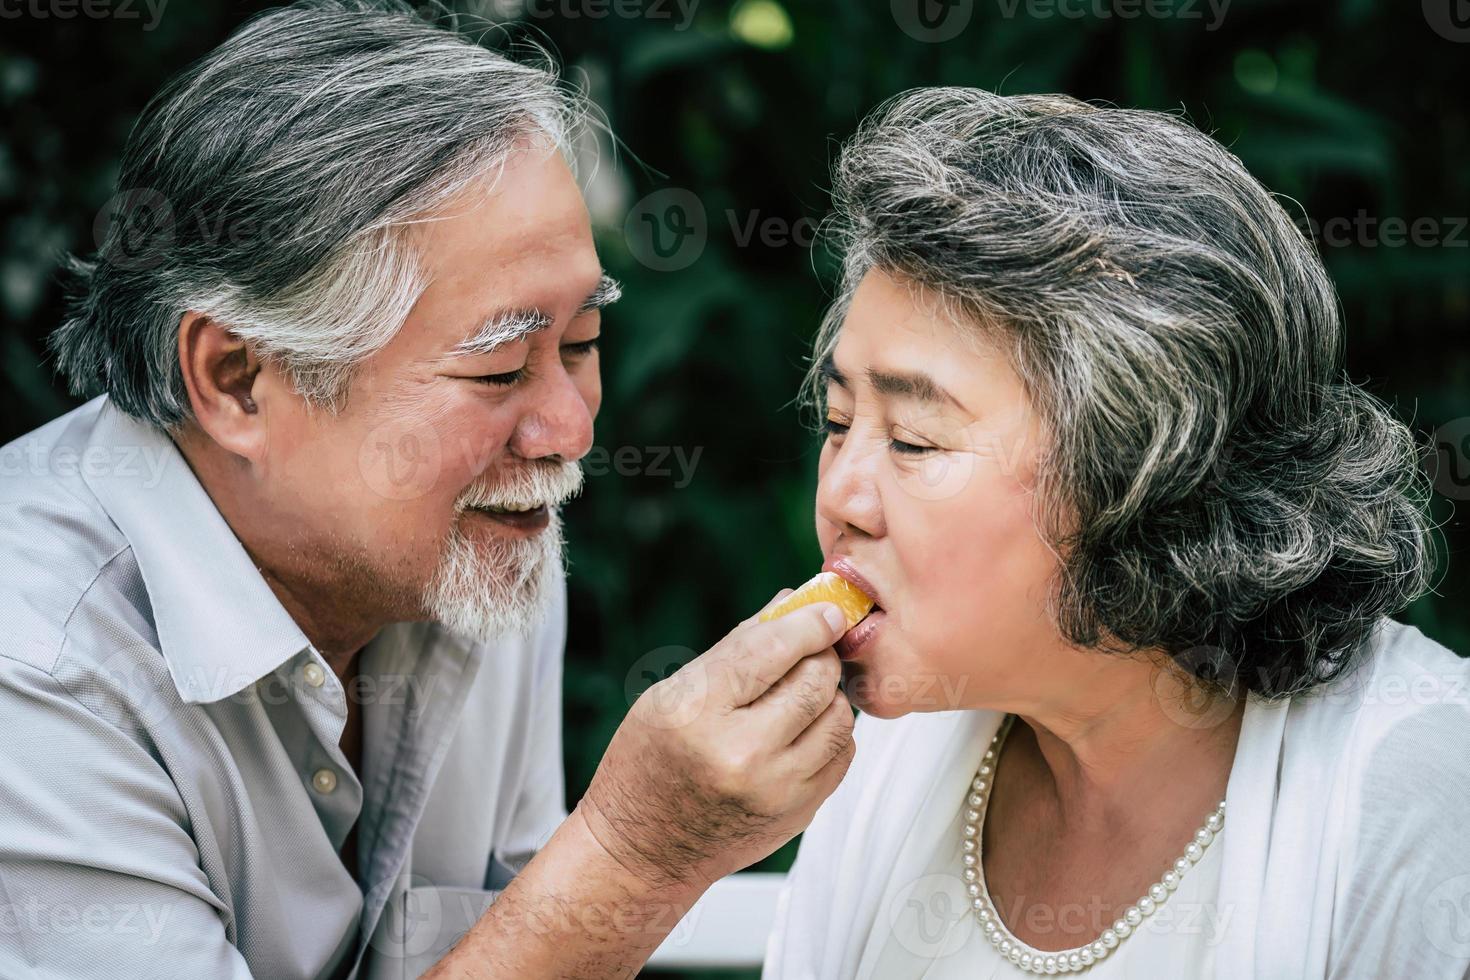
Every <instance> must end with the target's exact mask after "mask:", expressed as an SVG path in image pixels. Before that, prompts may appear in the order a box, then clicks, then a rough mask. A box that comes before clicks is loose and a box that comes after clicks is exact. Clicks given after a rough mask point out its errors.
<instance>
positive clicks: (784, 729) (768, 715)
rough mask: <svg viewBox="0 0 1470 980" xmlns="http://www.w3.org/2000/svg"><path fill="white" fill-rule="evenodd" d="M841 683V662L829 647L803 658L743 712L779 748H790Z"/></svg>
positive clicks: (829, 701)
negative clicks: (839, 682)
mask: <svg viewBox="0 0 1470 980" xmlns="http://www.w3.org/2000/svg"><path fill="white" fill-rule="evenodd" d="M840 680H842V661H841V660H840V659H838V656H837V654H836V652H834V651H833V650H832V648H831V647H828V648H827V649H826V650H823V651H821V652H820V653H814V654H812V655H811V656H809V657H803V658H802V659H801V660H800V661H798V662H797V664H796V666H795V667H792V668H791V669H790V670H788V671H787V672H786V676H785V677H782V678H781V679H780V680H779V681H777V682H776V683H775V684H772V685H771V688H770V690H768V691H766V693H764V694H762V695H761V696H760V697H758V698H756V699H755V700H754V701H752V702H750V703H749V704H747V705H746V706H745V708H744V710H746V711H749V712H751V713H752V716H753V717H754V718H756V719H759V720H760V722H761V726H762V728H763V729H766V730H768V731H770V733H771V735H772V736H773V737H774V738H776V739H777V740H778V741H779V743H780V744H781V745H789V744H791V743H792V742H795V741H796V739H797V738H798V737H799V736H800V735H801V733H802V732H804V731H806V729H807V726H809V725H810V724H811V723H812V722H813V721H814V720H815V719H816V718H817V717H818V716H819V715H821V713H822V712H823V711H825V710H826V709H827V706H828V705H830V704H831V703H832V696H833V695H834V694H836V693H837V683H838V681H840Z"/></svg>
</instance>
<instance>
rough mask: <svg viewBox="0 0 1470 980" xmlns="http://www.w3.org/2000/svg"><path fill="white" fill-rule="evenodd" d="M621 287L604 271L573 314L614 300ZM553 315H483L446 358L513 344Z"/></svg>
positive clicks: (503, 312) (548, 323)
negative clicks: (482, 319) (477, 324)
mask: <svg viewBox="0 0 1470 980" xmlns="http://www.w3.org/2000/svg"><path fill="white" fill-rule="evenodd" d="M622 294H623V287H622V286H621V285H619V283H618V281H617V280H616V279H614V278H613V277H612V276H610V275H608V274H607V273H605V272H604V273H603V274H602V278H601V279H599V280H598V282H597V286H596V288H594V289H593V290H592V292H591V293H589V294H588V295H587V298H586V299H585V300H583V301H582V305H581V306H579V307H577V314H576V315H577V316H581V315H582V314H584V313H590V312H592V311H593V310H596V309H601V308H602V307H604V306H607V305H608V304H610V303H616V302H617V300H618V297H620V296H622ZM552 322H553V317H552V316H551V314H550V313H547V312H545V311H543V310H533V309H520V310H501V311H500V312H498V313H492V314H491V315H490V316H488V317H486V318H485V320H484V322H483V323H481V324H480V325H479V326H478V327H476V328H475V330H474V331H473V332H472V333H471V334H470V335H469V337H467V338H465V339H464V340H463V341H461V342H460V343H459V344H457V345H455V347H454V348H453V349H452V350H450V352H449V355H448V356H449V357H468V356H471V355H476V354H490V353H493V352H494V351H495V350H497V349H498V348H500V347H503V346H504V345H506V344H513V343H515V342H516V341H517V340H520V339H521V338H522V337H524V336H526V335H527V334H532V333H535V332H536V331H537V330H545V329H546V328H547V327H549V326H551V324H552Z"/></svg>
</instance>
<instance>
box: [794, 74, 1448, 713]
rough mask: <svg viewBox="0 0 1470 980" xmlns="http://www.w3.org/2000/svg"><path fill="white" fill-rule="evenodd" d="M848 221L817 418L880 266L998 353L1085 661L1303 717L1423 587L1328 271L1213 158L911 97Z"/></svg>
mask: <svg viewBox="0 0 1470 980" xmlns="http://www.w3.org/2000/svg"><path fill="white" fill-rule="evenodd" d="M833 200H834V207H835V214H834V216H833V220H832V222H831V225H830V227H832V228H833V229H835V233H836V242H837V245H838V247H839V249H840V251H841V252H842V255H843V270H842V283H841V288H840V291H839V294H838V297H837V300H836V302H835V303H834V304H833V306H832V308H831V309H830V311H829V313H828V315H827V317H826V320H825V322H824V323H823V325H822V328H821V330H820V332H819V334H818V338H817V341H816V345H815V346H816V351H815V355H816V356H815V357H814V359H813V364H812V370H811V373H810V375H809V377H808V386H807V394H808V396H809V397H810V399H811V400H812V401H814V402H816V403H817V404H820V403H821V400H822V398H823V394H824V392H823V381H822V378H821V376H820V365H821V364H822V363H823V361H824V360H825V359H826V358H827V357H828V356H830V355H831V353H832V350H833V348H834V347H835V346H836V343H837V339H838V334H839V332H840V329H841V324H842V320H843V318H844V316H845V315H846V311H847V308H848V305H849V304H850V302H851V298H852V295H853V292H854V291H855V290H856V288H857V285H858V283H859V281H860V280H861V279H862V278H863V276H864V275H865V274H866V273H867V272H869V271H870V270H874V269H878V270H882V271H884V272H886V273H890V274H893V275H895V276H897V277H898V278H900V279H901V280H906V281H908V282H910V283H912V284H915V285H918V286H922V287H926V288H928V289H930V290H932V291H934V292H935V293H937V294H938V295H939V296H940V297H941V298H942V299H943V301H944V302H945V304H946V306H948V307H949V308H951V309H952V310H955V311H958V312H959V313H960V314H961V315H962V319H963V320H964V321H966V322H968V323H971V324H974V325H975V329H976V330H977V331H980V332H981V333H983V334H985V335H987V336H988V337H989V338H990V339H991V340H993V341H995V342H996V343H997V344H998V345H999V346H1000V347H1001V348H1003V349H1004V350H1006V351H1007V352H1008V357H1009V359H1010V363H1011V365H1012V367H1013V368H1014V370H1015V371H1016V373H1017V375H1018V376H1019V378H1020V379H1021V380H1022V382H1023V384H1024V385H1025V388H1026V391H1027V394H1028V397H1029V399H1030V400H1031V403H1032V407H1033V409H1034V410H1035V411H1037V412H1038V414H1039V415H1040V417H1041V420H1042V422H1043V427H1044V428H1045V430H1046V431H1047V437H1046V443H1047V446H1046V448H1045V450H1044V454H1043V457H1042V459H1041V461H1040V470H1039V473H1038V478H1037V487H1036V489H1037V495H1036V499H1037V501H1038V507H1039V512H1038V529H1039V530H1040V531H1041V532H1042V533H1043V536H1044V537H1045V539H1046V540H1047V541H1049V542H1050V543H1051V544H1052V546H1053V547H1054V548H1055V549H1056V551H1057V553H1058V555H1059V557H1060V559H1061V569H1060V572H1059V574H1058V576H1057V580H1056V587H1055V589H1054V592H1053V602H1054V606H1055V608H1054V610H1053V618H1054V620H1055V622H1056V623H1057V626H1058V628H1059V629H1060V631H1061V632H1062V634H1063V636H1065V637H1066V638H1067V639H1068V640H1070V641H1071V642H1073V643H1076V644H1078V645H1080V646H1084V647H1090V648H1096V649H1100V650H1109V651H1114V652H1134V651H1139V650H1146V649H1151V648H1161V649H1163V650H1165V651H1167V652H1168V653H1169V654H1171V655H1172V656H1173V657H1174V659H1175V660H1176V661H1177V662H1179V663H1180V664H1181V665H1182V666H1184V667H1185V668H1186V669H1187V670H1189V672H1190V673H1192V674H1193V675H1194V676H1196V677H1198V678H1201V679H1203V680H1205V681H1207V682H1211V683H1214V684H1218V685H1220V686H1223V687H1227V688H1229V689H1231V690H1233V691H1235V692H1237V693H1238V692H1239V691H1241V690H1242V689H1244V690H1247V691H1252V692H1255V693H1257V694H1259V695H1261V696H1265V697H1285V696H1288V695H1292V694H1296V693H1299V692H1302V691H1306V690H1309V689H1310V688H1312V687H1315V686H1316V685H1318V684H1321V683H1323V682H1325V681H1328V680H1331V679H1333V678H1335V677H1337V676H1339V675H1341V674H1344V673H1345V672H1347V671H1349V670H1350V669H1351V668H1352V667H1354V666H1355V665H1356V663H1357V662H1359V660H1360V659H1361V649H1362V641H1363V640H1365V639H1366V638H1367V637H1368V636H1369V634H1370V633H1371V631H1372V630H1373V628H1374V626H1375V624H1376V623H1377V621H1378V620H1379V618H1380V617H1382V616H1384V615H1387V614H1389V613H1393V612H1396V611H1398V610H1400V609H1402V608H1403V607H1405V606H1406V605H1408V604H1409V603H1410V602H1411V601H1412V600H1414V599H1415V598H1417V597H1418V596H1420V595H1421V594H1423V593H1424V592H1425V591H1427V590H1428V589H1429V588H1430V578H1431V576H1432V574H1433V569H1434V565H1435V554H1434V541H1433V537H1432V535H1433V530H1434V528H1433V525H1432V524H1431V522H1430V520H1429V517H1428V514H1427V499H1428V495H1429V488H1428V485H1427V480H1426V478H1425V477H1424V475H1423V473H1422V471H1421V470H1420V468H1419V463H1420V460H1419V449H1418V447H1417V445H1416V443H1415V440H1414V437H1413V435H1412V433H1411V432H1410V430H1409V429H1408V428H1407V427H1406V426H1405V425H1404V424H1403V423H1402V422H1400V421H1398V420H1397V419H1395V418H1394V416H1393V415H1392V414H1391V413H1390V411H1389V410H1388V409H1387V408H1386V407H1385V406H1384V405H1383V404H1382V403H1381V402H1380V401H1379V400H1377V399H1376V398H1374V397H1373V396H1372V395H1371V394H1369V393H1368V392H1366V391H1364V390H1363V389H1361V388H1359V387H1358V386H1356V385H1354V384H1352V383H1351V382H1349V381H1348V380H1347V379H1346V377H1345V375H1344V374H1343V371H1342V329H1341V321H1340V316H1339V312H1338V304H1337V299H1336V295H1335V293H1334V291H1333V288H1332V284H1331V282H1330V281H1329V280H1328V277H1327V273H1326V271H1325V269H1324V268H1323V266H1322V263H1321V261H1320V259H1319V258H1318V256H1317V254H1316V251H1315V249H1314V248H1313V247H1312V245H1311V244H1310V243H1309V241H1308V240H1307V239H1306V238H1305V237H1304V236H1303V235H1302V233H1301V231H1300V230H1299V229H1298V228H1297V226H1296V225H1295V224H1294V223H1293V222H1292V220H1291V218H1290V217H1289V216H1288V215H1287V213H1286V212H1285V211H1284V210H1283V209H1282V207H1281V206H1280V205H1279V204H1278V203H1277V201H1276V200H1275V198H1273V196H1272V195H1271V194H1270V193H1269V192H1268V191H1267V190H1266V189H1265V188H1264V187H1262V186H1261V184H1260V183H1259V182H1258V181H1257V180H1256V179H1255V178H1253V177H1252V176H1251V175H1250V173H1248V172H1247V171H1246V169H1245V167H1244V166H1243V165H1242V164H1241V162H1240V161H1239V160H1238V159H1237V158H1236V157H1235V156H1234V155H1232V154H1231V153H1230V152H1229V151H1227V150H1226V149H1225V148H1224V147H1223V146H1221V145H1220V144H1219V143H1217V142H1215V141H1214V140H1212V139H1210V138H1209V137H1207V136H1205V135H1204V134H1203V133H1201V132H1200V131H1198V130H1197V129H1195V128H1194V127H1192V126H1190V125H1189V124H1188V123H1186V122H1184V121H1182V120H1181V119H1179V118H1176V117H1174V116H1172V115H1168V114H1164V113H1159V112H1148V111H1139V110H1128V109H1116V108H1106V107H1099V106H1094V105H1089V104H1087V103H1084V102H1079V101H1077V100H1076V99H1072V98H1069V97H1067V96H1061V95H1018V96H1009V97H1007V96H999V95H995V94H993V93H990V92H986V91H982V90H979V89H969V88H926V89H915V90H911V91H908V92H905V93H903V94H901V95H899V96H897V97H895V98H894V99H892V100H891V101H889V102H888V103H886V104H885V105H883V106H882V107H880V108H879V110H877V111H876V112H875V113H874V114H873V115H871V116H870V117H869V118H868V119H867V120H866V121H865V122H864V123H863V124H862V126H861V127H860V128H859V130H858V132H857V133H856V135H855V136H854V137H853V138H852V139H851V140H850V141H849V142H848V143H847V144H846V145H845V146H844V147H843V149H842V152H841V155H840V158H839V161H838V163H837V165H836V171H835V174H834V186H833Z"/></svg>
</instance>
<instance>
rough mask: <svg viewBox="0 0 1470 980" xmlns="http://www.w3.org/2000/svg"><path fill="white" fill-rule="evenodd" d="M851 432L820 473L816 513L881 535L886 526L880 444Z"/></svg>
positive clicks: (846, 526)
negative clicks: (880, 480) (880, 482)
mask: <svg viewBox="0 0 1470 980" xmlns="http://www.w3.org/2000/svg"><path fill="white" fill-rule="evenodd" d="M854 435H855V433H854V432H850V433H849V434H848V437H847V439H846V440H844V442H843V444H842V445H841V446H840V447H835V448H832V449H830V450H829V452H831V454H832V455H831V458H830V459H829V460H828V463H827V466H826V467H825V468H824V469H823V470H822V472H821V473H819V474H818V477H817V516H818V517H819V518H821V519H822V520H825V521H828V522H829V523H831V524H834V525H836V526H837V527H839V528H843V529H848V530H852V531H856V532H861V533H862V534H864V535H867V536H869V537H881V536H882V535H883V534H884V531H885V527H884V521H883V502H882V497H881V496H880V494H879V493H878V476H877V467H878V466H879V465H881V463H882V459H883V457H882V452H883V449H882V447H881V446H877V445H873V444H871V443H868V444H865V443H863V442H861V441H859V440H857V439H854V438H853V436H854Z"/></svg>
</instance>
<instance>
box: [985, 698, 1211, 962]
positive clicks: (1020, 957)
mask: <svg viewBox="0 0 1470 980" xmlns="http://www.w3.org/2000/svg"><path fill="white" fill-rule="evenodd" d="M1015 720H1016V716H1015V715H1006V717H1005V720H1004V721H1003V722H1001V725H1000V728H999V730H997V731H996V733H995V736H994V737H993V738H992V739H991V740H990V747H989V749H988V750H987V751H986V753H985V758H984V759H983V760H981V762H980V768H979V769H978V770H976V772H975V778H974V779H973V780H972V781H971V782H970V793H969V796H968V797H967V798H966V801H965V802H966V808H965V819H964V834H965V836H964V844H963V846H964V854H963V860H964V864H965V869H964V872H963V874H964V879H965V890H966V892H967V893H968V894H969V896H970V911H971V912H973V913H974V914H975V918H976V919H978V920H979V921H980V928H981V929H982V930H983V931H984V933H985V938H986V939H988V940H990V945H992V946H994V947H995V948H996V950H997V951H999V952H1000V954H1001V955H1002V956H1004V957H1005V958H1006V959H1007V960H1009V961H1010V962H1012V963H1014V964H1015V965H1017V966H1019V967H1020V968H1021V969H1022V970H1025V971H1028V972H1030V973H1046V974H1052V973H1073V972H1076V971H1079V970H1085V969H1087V968H1088V967H1090V966H1091V965H1092V964H1094V963H1097V962H1100V961H1102V960H1103V959H1104V958H1106V957H1107V955H1108V954H1109V953H1111V952H1112V951H1113V950H1115V949H1117V948H1118V944H1119V943H1121V942H1122V941H1123V940H1125V939H1127V938H1128V937H1129V936H1130V935H1131V934H1132V933H1133V931H1134V930H1135V929H1136V928H1138V926H1139V925H1140V924H1142V922H1143V920H1144V919H1147V918H1148V917H1149V916H1151V915H1153V914H1154V912H1155V911H1156V910H1157V909H1158V907H1159V906H1161V905H1163V904H1164V902H1166V901H1167V900H1168V898H1169V895H1170V894H1171V893H1172V892H1173V891H1174V890H1175V889H1176V888H1178V887H1179V882H1180V881H1181V879H1182V877H1183V875H1184V873H1185V872H1187V871H1188V870H1189V869H1190V868H1192V867H1194V866H1195V865H1196V864H1198V863H1199V861H1200V859H1201V858H1203V857H1204V856H1205V848H1207V847H1209V846H1210V843H1211V842H1212V841H1213V840H1214V839H1215V835H1216V834H1218V833H1219V832H1220V831H1221V830H1222V829H1223V828H1224V827H1225V801H1224V800H1221V801H1220V805H1219V806H1217V807H1216V808H1215V812H1214V813H1211V814H1210V815H1209V817H1208V818H1207V819H1206V820H1205V822H1204V826H1202V827H1200V829H1198V830H1196V831H1195V832H1194V840H1192V841H1190V842H1189V845H1188V846H1187V847H1185V849H1184V854H1183V855H1182V856H1181V857H1180V858H1179V859H1178V860H1177V861H1175V862H1174V866H1173V867H1172V868H1170V869H1169V870H1168V871H1165V872H1164V876H1163V877H1162V878H1160V879H1159V880H1158V881H1157V882H1155V883H1154V884H1152V885H1150V886H1149V889H1148V894H1147V895H1144V896H1143V897H1142V898H1140V899H1139V900H1138V901H1137V902H1135V903H1134V904H1132V905H1130V906H1129V907H1128V910H1127V911H1125V912H1124V913H1123V917H1122V918H1120V919H1118V920H1117V921H1116V922H1114V923H1113V926H1112V928H1111V929H1104V930H1103V933H1102V935H1101V936H1099V937H1098V938H1097V939H1096V940H1094V941H1093V942H1090V943H1087V944H1086V945H1083V946H1078V947H1076V948H1074V949H1063V950H1057V951H1055V952H1050V953H1048V952H1046V951H1044V950H1040V949H1036V948H1035V947H1033V946H1028V945H1026V944H1025V943H1023V942H1022V941H1021V940H1019V939H1017V938H1016V937H1015V936H1014V935H1012V934H1011V931H1010V930H1009V929H1007V928H1006V926H1005V923H1004V922H1002V921H1001V920H1000V915H999V914H998V913H997V912H996V911H995V907H994V906H993V905H992V904H991V902H990V895H989V893H988V892H987V891H986V890H985V878H984V866H983V865H982V864H981V861H980V841H981V836H980V828H981V826H982V825H983V823H984V821H985V811H986V804H987V803H988V802H989V800H990V785H991V783H992V782H993V778H992V777H993V774H994V772H995V766H996V760H997V759H998V758H999V756H1000V747H1001V743H1002V742H1004V741H1005V737H1006V735H1007V733H1009V732H1010V730H1011V724H1012V723H1013V722H1014V721H1015Z"/></svg>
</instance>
